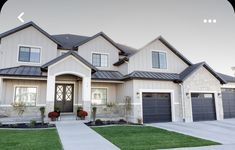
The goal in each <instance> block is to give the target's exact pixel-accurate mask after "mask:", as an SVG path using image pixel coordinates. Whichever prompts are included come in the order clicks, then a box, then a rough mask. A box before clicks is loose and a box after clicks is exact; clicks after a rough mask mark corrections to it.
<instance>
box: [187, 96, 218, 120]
mask: <svg viewBox="0 0 235 150" xmlns="http://www.w3.org/2000/svg"><path fill="white" fill-rule="evenodd" d="M191 97H192V112H193V121H206V120H216V111H215V100H214V95H213V94H211V93H192V94H191Z"/></svg>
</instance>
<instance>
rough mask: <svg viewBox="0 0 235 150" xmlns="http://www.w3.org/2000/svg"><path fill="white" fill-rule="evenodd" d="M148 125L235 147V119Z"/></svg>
mask: <svg viewBox="0 0 235 150" xmlns="http://www.w3.org/2000/svg"><path fill="white" fill-rule="evenodd" d="M148 126H153V127H158V128H162V129H166V130H170V131H176V132H179V133H183V134H187V135H191V136H195V137H199V138H203V139H208V140H211V141H215V142H218V143H221V144H224V145H227V146H229V147H231V146H232V147H233V149H235V119H225V120H223V121H203V122H193V123H154V124H148Z"/></svg>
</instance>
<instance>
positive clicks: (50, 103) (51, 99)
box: [46, 75, 55, 115]
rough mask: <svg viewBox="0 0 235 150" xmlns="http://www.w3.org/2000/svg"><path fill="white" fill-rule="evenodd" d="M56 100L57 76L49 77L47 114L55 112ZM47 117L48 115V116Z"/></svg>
mask: <svg viewBox="0 0 235 150" xmlns="http://www.w3.org/2000/svg"><path fill="white" fill-rule="evenodd" d="M54 100H55V76H49V75H48V77H47V97H46V112H47V113H48V112H51V111H54ZM46 115H47V114H46Z"/></svg>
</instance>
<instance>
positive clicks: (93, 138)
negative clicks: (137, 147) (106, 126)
mask: <svg viewBox="0 0 235 150" xmlns="http://www.w3.org/2000/svg"><path fill="white" fill-rule="evenodd" d="M56 128H57V131H58V133H59V136H60V140H61V143H62V145H63V148H64V150H120V149H119V148H118V147H117V146H115V145H114V144H112V143H111V142H109V141H108V140H106V139H105V138H103V137H102V136H101V135H99V134H98V133H96V132H95V131H93V130H92V129H91V128H89V127H88V126H86V125H85V124H83V123H82V122H81V121H58V122H56Z"/></svg>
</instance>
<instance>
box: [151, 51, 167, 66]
mask: <svg viewBox="0 0 235 150" xmlns="http://www.w3.org/2000/svg"><path fill="white" fill-rule="evenodd" d="M152 65H153V68H158V69H166V68H167V61H166V53H164V52H156V51H153V52H152Z"/></svg>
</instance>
